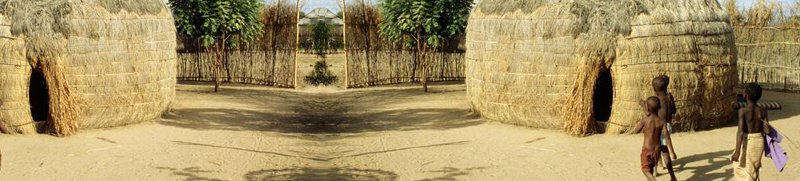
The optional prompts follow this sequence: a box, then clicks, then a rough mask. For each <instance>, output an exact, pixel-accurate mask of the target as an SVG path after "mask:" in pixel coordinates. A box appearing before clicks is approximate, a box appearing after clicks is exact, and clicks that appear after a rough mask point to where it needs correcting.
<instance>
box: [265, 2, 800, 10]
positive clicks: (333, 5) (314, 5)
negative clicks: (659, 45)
mask: <svg viewBox="0 0 800 181" xmlns="http://www.w3.org/2000/svg"><path fill="white" fill-rule="evenodd" d="M265 1H267V2H270V1H276V0H265ZM284 1H292V0H284ZM301 1H304V4H305V6H303V11H306V12H308V11H311V10H312V9H315V8H320V7H322V8H328V9H330V10H331V11H333V12H339V11H341V8H339V5H337V4H338V3H341V0H301ZM346 1H347V2H354V1H357V0H346ZM366 1H372V2H373V3H375V2H376V1H377V0H366ZM477 1H478V0H476V2H477ZM724 1H725V0H720V2H724ZM756 1H757V0H737V3H738V4H739V7H740V8H743V7H749V6H752V5H753V4H754V3H755V2H756ZM767 1H781V2H783V3H785V4H793V3H794V2H795V0H767Z"/></svg>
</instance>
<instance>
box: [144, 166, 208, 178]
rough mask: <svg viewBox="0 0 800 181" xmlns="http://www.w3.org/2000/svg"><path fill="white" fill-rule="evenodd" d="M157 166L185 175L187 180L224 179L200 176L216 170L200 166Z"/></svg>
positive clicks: (160, 168)
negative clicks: (181, 167) (204, 168)
mask: <svg viewBox="0 0 800 181" xmlns="http://www.w3.org/2000/svg"><path fill="white" fill-rule="evenodd" d="M155 168H156V169H159V170H167V171H170V172H172V174H173V175H177V176H181V177H185V178H186V179H185V180H192V181H224V180H222V179H216V178H208V177H203V176H200V174H203V173H211V172H215V171H211V170H203V169H200V167H186V168H183V169H178V168H172V167H155Z"/></svg>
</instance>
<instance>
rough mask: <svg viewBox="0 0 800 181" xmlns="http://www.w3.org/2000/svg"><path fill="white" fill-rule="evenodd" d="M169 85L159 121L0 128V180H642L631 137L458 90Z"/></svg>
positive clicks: (710, 167) (788, 114) (699, 160)
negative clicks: (59, 134) (541, 126)
mask: <svg viewBox="0 0 800 181" xmlns="http://www.w3.org/2000/svg"><path fill="white" fill-rule="evenodd" d="M177 89H178V98H177V102H176V103H175V105H174V109H173V110H172V111H171V112H170V113H169V114H168V115H165V116H164V118H163V119H161V120H157V121H153V122H147V123H142V124H136V125H130V126H125V127H118V128H112V129H104V130H87V131H83V132H81V133H80V134H78V135H76V136H73V137H69V138H55V137H51V136H47V135H26V136H20V135H11V136H9V135H0V150H2V154H3V163H2V172H0V180H643V177H642V174H641V172H640V171H639V157H638V155H639V151H640V148H641V142H642V140H641V139H642V138H641V136H640V135H621V136H620V135H595V136H590V137H586V138H575V137H570V136H566V135H564V134H562V133H559V132H558V131H552V130H534V129H529V128H522V127H515V126H509V125H504V124H500V123H494V122H485V121H481V120H480V119H477V118H476V117H475V116H474V115H472V114H471V113H470V111H469V106H468V105H467V102H465V96H464V95H465V92H464V86H463V85H436V86H432V90H433V92H432V93H428V94H422V93H421V90H420V89H419V88H418V87H417V86H413V87H403V86H396V87H382V88H369V89H358V90H351V91H348V92H344V91H339V90H333V89H326V91H327V92H326V93H309V91H311V90H309V89H306V90H300V91H295V90H281V89H272V88H254V87H231V86H224V87H223V89H222V92H221V93H218V94H215V93H211V92H209V90H210V89H211V88H209V86H207V85H179V86H178V88H177ZM312 90H313V89H312ZM765 99H767V101H770V100H771V101H780V102H781V103H783V104H784V107H785V109H784V110H781V111H771V112H770V116H771V118H772V119H773V122H772V123H773V125H775V126H776V127H777V128H779V129H780V130H781V131H783V134H785V135H786V136H787V137H788V138H790V139H793V141H795V142H796V143H800V130H798V129H800V108H798V106H800V95H798V94H785V93H774V92H770V93H768V94H767V95H766V97H765ZM734 135H735V129H734V128H733V127H726V128H720V129H715V130H710V131H702V132H695V133H679V134H677V135H675V136H674V138H675V146H676V150H677V154H678V156H679V159H678V161H677V166H676V170H677V172H678V178H679V179H681V180H731V177H732V167H731V164H730V161H729V160H728V158H729V157H730V154H731V152H732V148H733V144H734V139H733V138H734ZM783 145H784V147H785V148H787V150H788V151H789V157H790V158H789V160H790V165H788V166H787V169H786V170H785V171H784V172H783V173H778V172H777V171H776V170H775V167H774V166H773V165H772V164H771V160H769V159H764V160H763V164H764V165H765V166H764V168H763V169H762V172H761V173H762V174H763V179H764V180H798V178H800V157H798V156H797V155H798V154H796V153H800V150H799V149H798V147H794V146H792V145H791V144H789V143H784V144H783ZM666 178H667V177H665V176H663V175H662V176H660V177H659V179H666Z"/></svg>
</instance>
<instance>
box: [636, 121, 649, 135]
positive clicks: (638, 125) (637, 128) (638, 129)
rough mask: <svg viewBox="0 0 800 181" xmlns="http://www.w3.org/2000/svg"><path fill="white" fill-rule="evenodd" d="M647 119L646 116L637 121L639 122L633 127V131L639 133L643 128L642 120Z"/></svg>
mask: <svg viewBox="0 0 800 181" xmlns="http://www.w3.org/2000/svg"><path fill="white" fill-rule="evenodd" d="M645 121H647V118H644V119H642V120H641V121H639V124H636V128H634V129H633V133H636V134H639V133H641V132H642V129H644V122H645Z"/></svg>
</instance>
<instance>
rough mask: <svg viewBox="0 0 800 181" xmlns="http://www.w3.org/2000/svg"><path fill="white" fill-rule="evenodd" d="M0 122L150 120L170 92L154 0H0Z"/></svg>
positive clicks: (168, 31) (170, 71) (16, 127)
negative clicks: (0, 102)
mask: <svg viewBox="0 0 800 181" xmlns="http://www.w3.org/2000/svg"><path fill="white" fill-rule="evenodd" d="M0 8H2V9H0V75H2V77H3V78H2V79H0V101H2V102H3V104H2V105H0V121H2V122H4V123H5V124H6V125H7V126H8V127H9V128H10V129H11V130H10V132H12V133H35V132H37V131H38V132H47V133H51V134H54V135H58V136H67V135H70V134H73V133H75V132H77V131H78V129H80V128H101V127H111V126H119V125H126V124H132V123H137V122H142V121H147V120H153V119H156V118H158V117H160V115H161V114H162V113H163V112H164V111H165V110H167V109H168V107H169V105H170V103H171V102H172V100H173V98H174V97H175V60H176V53H175V46H176V44H175V40H176V38H175V32H176V31H175V27H174V24H173V19H172V15H171V13H170V12H169V10H168V9H167V7H166V4H164V2H162V1H160V0H139V1H126V0H0Z"/></svg>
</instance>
